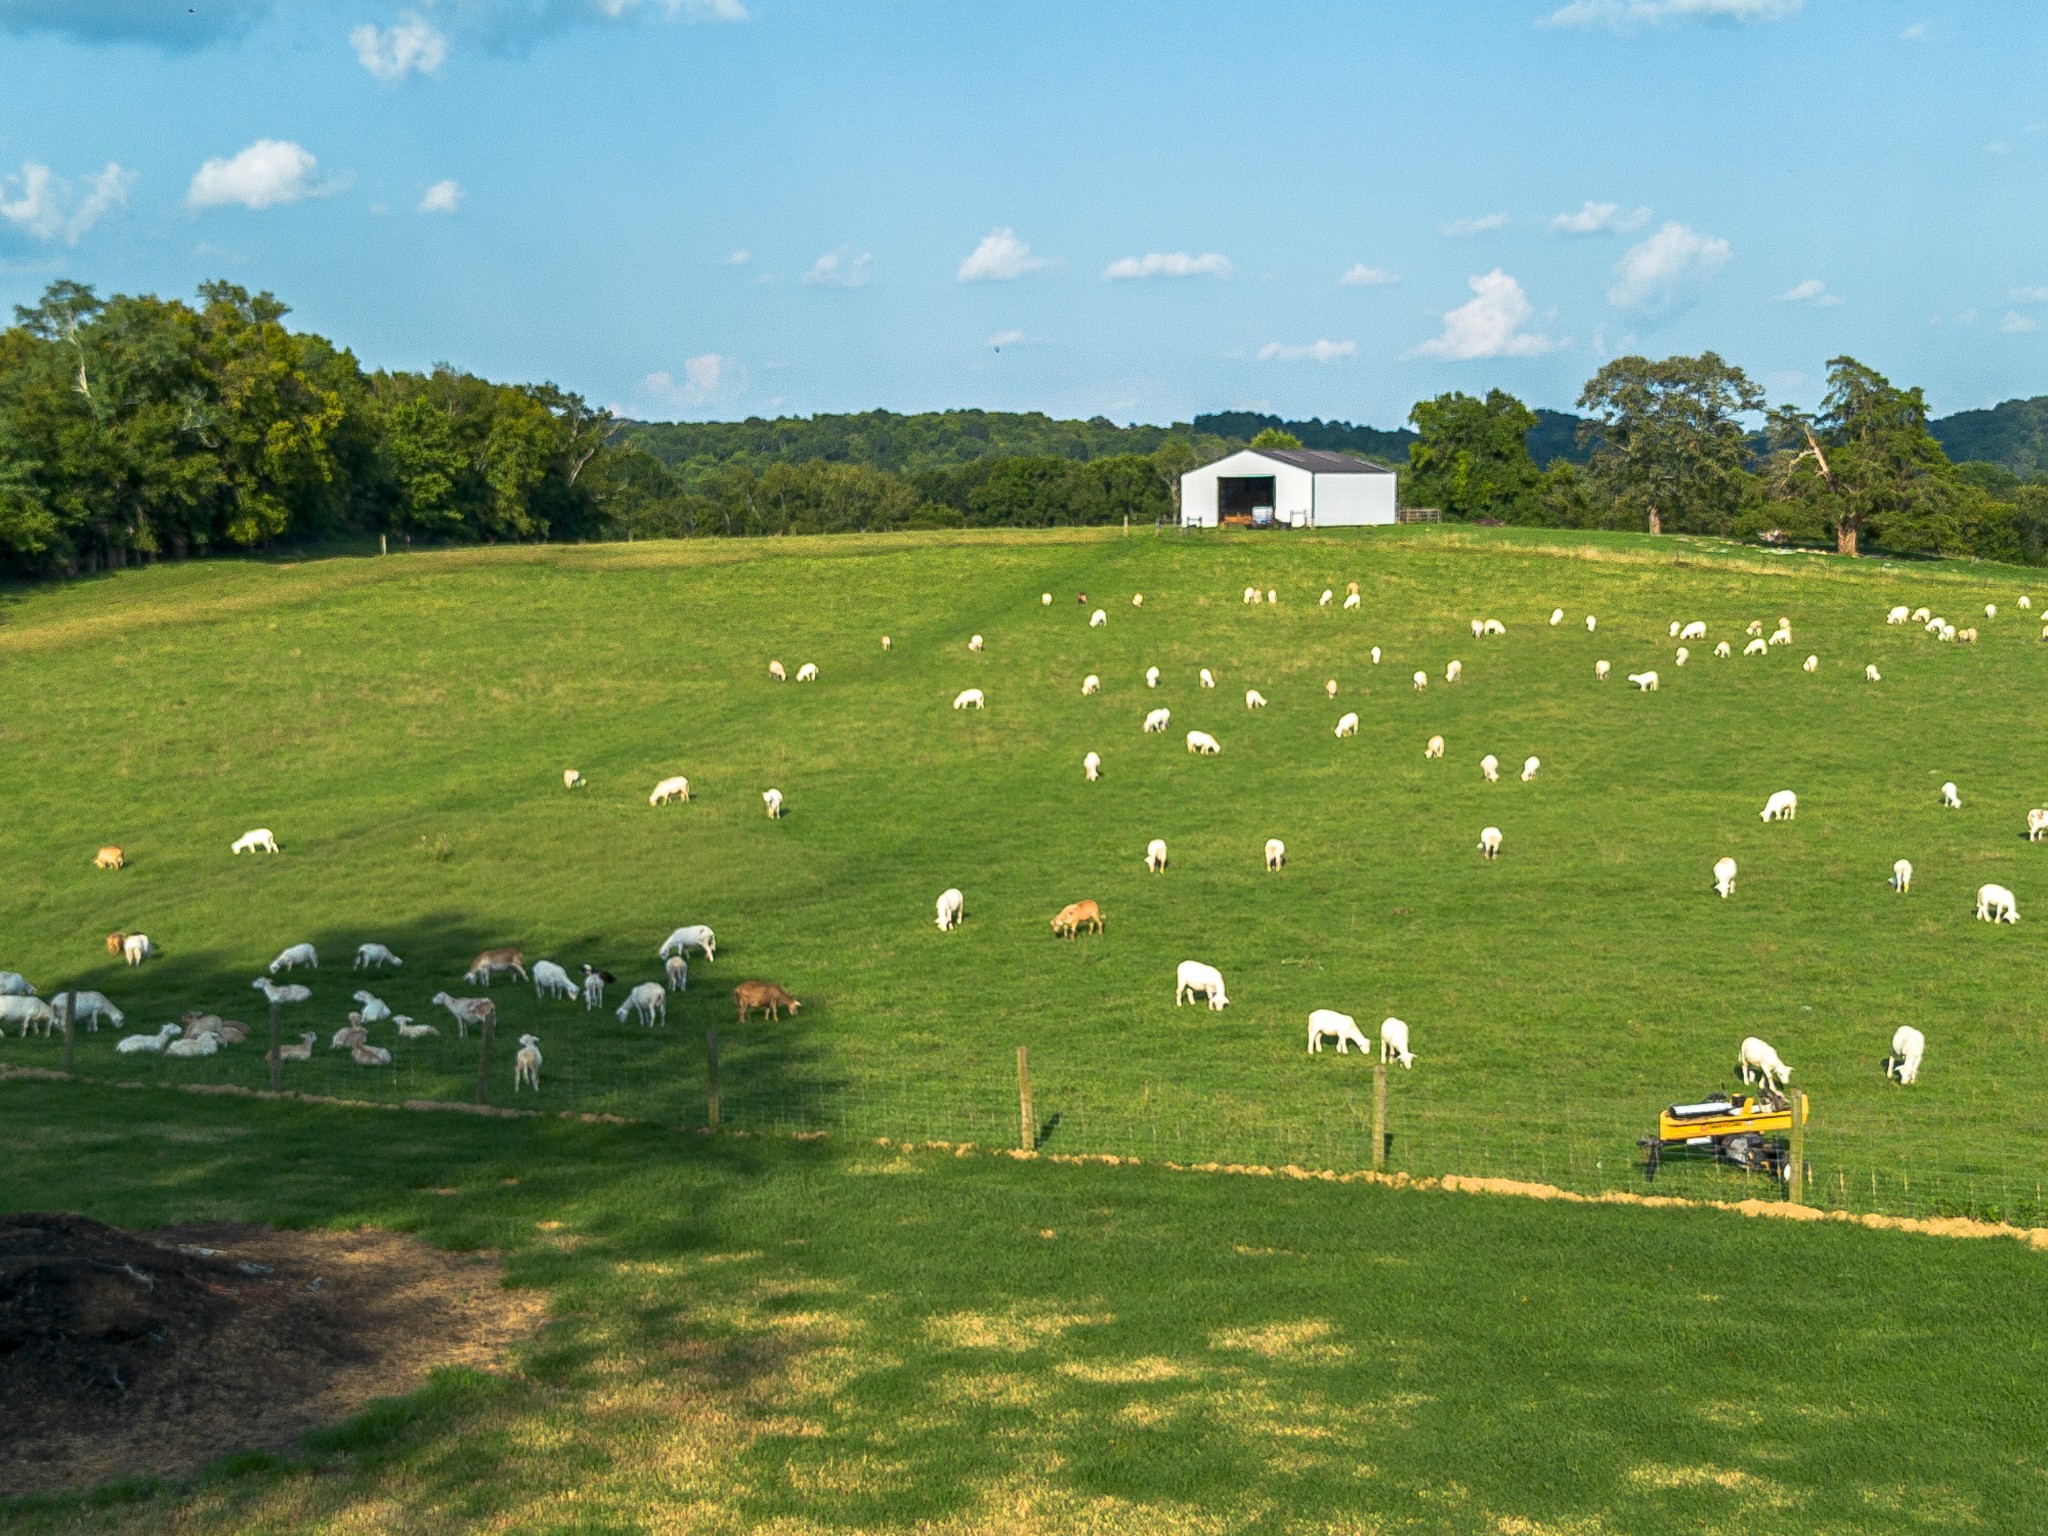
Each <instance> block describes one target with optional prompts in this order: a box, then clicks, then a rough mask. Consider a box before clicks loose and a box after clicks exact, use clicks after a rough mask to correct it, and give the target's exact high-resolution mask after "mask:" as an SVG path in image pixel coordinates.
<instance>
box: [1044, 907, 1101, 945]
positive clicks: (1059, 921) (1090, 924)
mask: <svg viewBox="0 0 2048 1536" xmlns="http://www.w3.org/2000/svg"><path fill="white" fill-rule="evenodd" d="M1083 928H1087V929H1089V930H1090V931H1092V932H1095V933H1100V932H1102V908H1100V907H1098V906H1097V905H1096V904H1095V903H1094V902H1092V901H1075V902H1069V903H1068V904H1067V905H1066V906H1064V907H1061V908H1060V915H1059V916H1058V917H1056V918H1054V919H1053V920H1052V931H1053V934H1054V936H1055V937H1056V938H1062V939H1071V938H1072V937H1074V935H1075V934H1077V933H1079V932H1080V931H1081V930H1082V929H1083Z"/></svg>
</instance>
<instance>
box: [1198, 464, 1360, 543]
mask: <svg viewBox="0 0 2048 1536" xmlns="http://www.w3.org/2000/svg"><path fill="white" fill-rule="evenodd" d="M1395 481H1396V476H1395V474H1394V472H1393V471H1392V470H1391V469H1382V468H1381V467H1380V466H1379V465H1377V464H1368V463H1366V462H1365V460H1363V459H1354V458H1352V457H1351V456H1350V455H1348V454H1342V453H1329V452H1326V451H1324V450H1322V449H1319V448H1246V449H1243V450H1242V451H1240V452H1238V453H1233V454H1231V455H1230V457H1228V458H1225V459H1218V460H1217V461H1216V462H1215V463H1214V464H1204V465H1203V466H1202V467H1201V468H1200V469H1191V470H1189V471H1188V472H1187V473H1186V474H1184V475H1182V476H1181V477H1180V520H1181V522H1182V524H1184V525H1185V526H1188V527H1197V528H1214V527H1215V526H1217V524H1219V523H1235V524H1239V525H1242V526H1248V527H1254V528H1265V527H1281V528H1360V527H1364V526H1366V525H1368V524H1373V523H1391V522H1393V521H1394V490H1395Z"/></svg>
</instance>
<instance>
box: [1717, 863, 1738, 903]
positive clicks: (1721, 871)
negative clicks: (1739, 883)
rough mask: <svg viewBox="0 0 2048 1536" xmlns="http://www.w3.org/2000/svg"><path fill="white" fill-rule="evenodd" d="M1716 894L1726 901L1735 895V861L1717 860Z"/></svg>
mask: <svg viewBox="0 0 2048 1536" xmlns="http://www.w3.org/2000/svg"><path fill="white" fill-rule="evenodd" d="M1714 894H1715V895H1716V896H1718V897H1720V898H1721V899H1722V900H1723V901H1726V900H1727V899H1728V898H1729V897H1730V896H1733V895H1734V894H1735V861H1734V860H1733V859H1716V860H1715V861H1714Z"/></svg>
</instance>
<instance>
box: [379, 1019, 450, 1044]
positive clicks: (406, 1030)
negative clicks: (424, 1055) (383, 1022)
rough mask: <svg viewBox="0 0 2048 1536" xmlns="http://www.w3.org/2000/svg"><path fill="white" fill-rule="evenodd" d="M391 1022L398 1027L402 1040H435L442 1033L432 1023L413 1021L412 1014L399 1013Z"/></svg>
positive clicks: (399, 1036)
mask: <svg viewBox="0 0 2048 1536" xmlns="http://www.w3.org/2000/svg"><path fill="white" fill-rule="evenodd" d="M391 1022H392V1024H393V1025H394V1026H395V1027H396V1028H397V1030H398V1038H399V1039H401V1040H434V1039H439V1038H440V1035H441V1031H440V1030H438V1029H436V1028H434V1026H433V1025H431V1024H415V1023H413V1021H412V1016H411V1015H410V1014H404V1013H401V1014H398V1015H396V1016H395V1017H394V1018H393V1019H392V1020H391Z"/></svg>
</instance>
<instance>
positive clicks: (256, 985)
mask: <svg viewBox="0 0 2048 1536" xmlns="http://www.w3.org/2000/svg"><path fill="white" fill-rule="evenodd" d="M249 985H250V986H251V987H252V988H253V989H254V990H256V991H258V992H261V993H262V994H263V995H264V996H265V997H266V998H268V999H269V1000H270V1001H271V1002H273V1003H303V1002H305V1001H307V1000H308V999H309V998H311V997H312V995H313V989H312V988H311V987H302V986H300V985H299V984H298V983H297V982H296V981H290V982H286V983H285V984H284V985H282V986H280V985H278V984H277V983H276V982H274V981H272V980H271V979H270V978H269V977H268V976H258V977H257V978H256V979H255V980H254V981H252V982H250V983H249Z"/></svg>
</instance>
